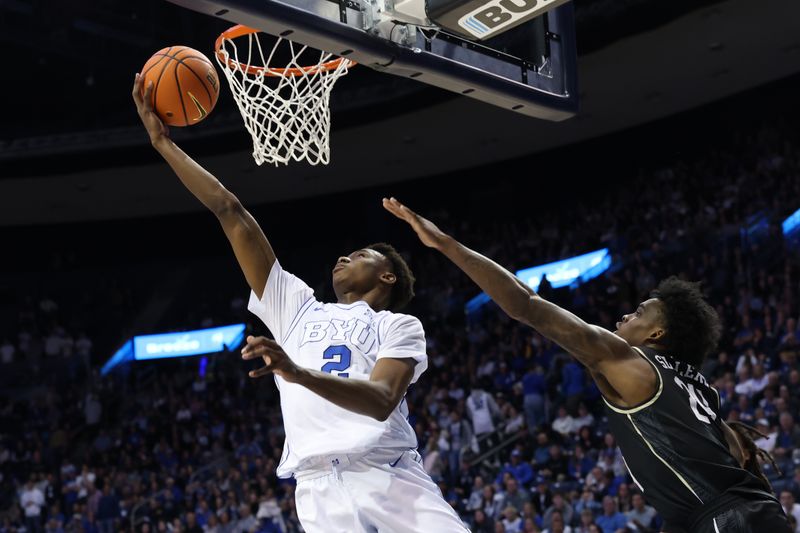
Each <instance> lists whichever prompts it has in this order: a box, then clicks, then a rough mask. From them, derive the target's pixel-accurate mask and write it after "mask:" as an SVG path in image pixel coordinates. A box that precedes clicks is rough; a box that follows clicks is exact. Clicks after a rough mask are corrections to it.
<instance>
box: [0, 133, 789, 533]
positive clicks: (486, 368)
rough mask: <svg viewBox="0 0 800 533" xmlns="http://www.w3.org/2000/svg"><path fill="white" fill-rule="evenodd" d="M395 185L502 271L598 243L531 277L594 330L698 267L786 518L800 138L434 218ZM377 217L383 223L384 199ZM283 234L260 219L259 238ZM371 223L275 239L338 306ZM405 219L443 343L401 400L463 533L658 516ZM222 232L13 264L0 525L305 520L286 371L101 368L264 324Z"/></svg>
mask: <svg viewBox="0 0 800 533" xmlns="http://www.w3.org/2000/svg"><path fill="white" fill-rule="evenodd" d="M221 178H223V181H224V177H222V176H221ZM401 192H402V194H403V196H402V199H403V200H404V201H405V202H406V203H408V204H409V205H411V206H412V207H417V206H420V207H419V209H420V210H421V211H423V212H424V213H425V214H426V215H427V216H429V217H430V218H432V219H433V220H435V221H436V222H437V223H439V224H440V225H441V226H442V227H443V228H445V229H446V230H448V231H451V232H453V233H454V234H455V235H456V236H458V237H459V238H461V239H462V240H464V241H465V242H466V243H468V244H469V245H470V246H472V247H474V248H476V249H478V250H480V251H481V252H483V253H485V254H487V255H489V256H490V257H492V258H494V259H496V260H497V261H498V262H500V263H501V264H503V265H505V266H507V267H509V268H510V269H517V268H523V267H527V266H531V265H534V264H541V263H546V262H548V261H553V260H557V259H561V258H565V257H569V256H573V255H578V254H581V253H585V252H587V251H591V250H595V249H598V248H602V247H607V248H608V249H609V250H610V252H611V254H612V258H613V261H612V266H611V268H610V269H609V270H608V271H607V272H605V273H604V274H603V275H602V276H600V277H598V278H596V279H594V280H591V281H589V282H587V283H584V284H582V285H580V286H577V287H565V288H561V289H553V288H552V287H551V286H550V285H549V284H548V283H543V284H542V286H541V287H540V294H541V295H542V296H543V297H545V298H548V299H551V300H553V301H555V302H557V303H559V304H560V305H563V306H565V307H566V308H568V309H570V310H572V311H574V312H575V313H576V314H578V315H579V316H581V317H582V318H584V319H586V320H587V321H589V322H593V323H597V324H599V325H601V326H604V327H609V328H611V327H613V324H614V323H615V322H616V321H617V320H619V318H620V317H621V315H622V314H624V313H628V312H631V311H633V310H634V309H635V308H636V306H637V304H638V302H639V301H641V300H642V299H645V298H647V296H648V294H649V292H650V291H651V290H652V289H653V288H654V287H655V286H656V285H657V283H658V281H659V280H660V279H662V278H664V277H666V276H669V275H673V274H674V275H678V276H680V277H682V278H686V279H690V280H697V281H702V282H703V287H704V290H705V292H706V295H707V297H708V299H709V301H710V302H711V303H712V305H713V306H714V307H715V308H716V310H717V312H718V314H719V316H720V318H721V320H722V323H723V327H724V333H723V337H722V339H721V342H720V344H719V347H718V349H717V350H716V351H715V352H714V353H713V354H711V356H710V357H709V359H708V360H707V362H706V364H705V365H704V367H703V368H702V372H703V374H704V375H705V376H706V378H707V379H708V380H709V382H711V383H712V384H713V385H714V386H715V387H716V388H717V389H718V390H719V392H720V397H721V401H722V412H723V414H724V416H725V418H726V419H728V420H738V421H742V422H745V423H748V424H751V425H753V426H755V427H757V428H758V429H759V430H760V431H762V432H763V433H764V434H765V435H766V438H764V439H761V440H760V441H759V442H758V444H759V446H761V447H762V448H764V449H766V450H767V451H769V452H771V453H772V454H773V455H774V457H775V459H776V463H777V465H778V467H779V470H778V469H775V468H773V467H772V466H770V465H765V471H766V473H767V476H768V478H769V479H770V481H771V483H772V485H773V488H774V489H775V492H776V494H777V495H778V496H779V498H780V500H781V503H782V504H783V505H784V508H785V510H786V512H787V514H788V515H789V516H790V518H791V519H792V520H793V521H794V522H795V526H796V523H797V520H798V519H800V503H796V502H798V501H800V420H798V417H800V363H798V352H800V250H798V248H797V246H796V245H793V244H792V243H790V242H789V241H787V240H786V238H785V236H784V235H783V232H782V230H781V221H782V220H783V219H785V218H786V217H787V216H788V215H789V214H791V213H792V212H794V211H795V210H796V209H797V208H798V207H800V201H798V199H800V141H799V140H798V137H797V134H796V133H795V132H793V131H792V130H791V129H790V128H788V127H786V126H785V125H783V124H781V123H779V122H777V123H769V124H767V125H762V126H761V127H759V128H752V129H749V128H748V129H746V130H743V131H734V132H731V133H730V134H729V135H728V136H727V137H726V138H725V139H724V142H721V143H715V144H714V145H709V146H708V147H706V148H703V149H699V150H697V151H696V153H692V154H688V155H686V156H685V157H682V158H679V159H675V160H672V161H670V162H669V163H666V164H661V165H658V166H657V167H655V166H650V167H642V168H638V169H635V170H633V171H630V172H628V175H626V176H622V177H620V178H619V180H618V181H617V182H616V183H615V186H614V187H602V188H598V189H597V190H593V191H590V194H587V195H583V196H580V195H575V196H574V197H571V196H568V197H562V198H560V199H559V201H554V202H546V201H542V200H540V199H536V200H535V201H531V200H530V199H528V200H518V201H517V202H516V203H513V204H512V205H510V207H509V205H508V204H507V203H506V200H505V199H506V198H508V195H509V189H508V183H507V182H503V181H498V182H491V181H488V182H487V181H483V182H481V183H478V184H475V185H474V186H472V190H471V192H470V194H471V196H472V197H473V198H478V197H480V198H483V201H485V202H487V204H492V205H487V207H486V211H476V210H473V209H468V208H466V207H459V206H457V205H453V206H451V205H448V204H447V202H442V201H439V202H438V207H437V208H435V209H434V208H432V206H433V205H436V203H434V202H433V201H432V199H431V198H430V197H429V196H428V195H427V193H426V191H425V189H424V188H417V189H413V188H408V189H406V188H403V189H401ZM398 196H399V194H398ZM244 200H245V203H246V199H244ZM376 203H377V202H376ZM523 206H526V207H525V208H524V209H523V208H522V207H523ZM292 209H294V206H292V207H291V208H286V211H290V210H292ZM487 212H488V213H489V215H490V216H487ZM368 213H370V212H368ZM371 213H372V215H371V216H373V217H376V219H377V217H383V216H384V215H383V214H382V213H380V212H379V207H376V208H375V209H374V210H373V211H372V212H371ZM256 215H257V218H259V220H262V217H261V216H259V215H258V213H256ZM360 215H361V214H359V216H360ZM343 216H345V215H343ZM354 216H355V215H354ZM388 224H390V222H387V221H382V222H380V223H379V224H378V229H382V228H387V227H389V226H388ZM208 227H209V228H211V230H210V231H218V230H215V229H214V228H213V225H211V223H210V222H209V225H208ZM272 227H274V225H273V226H270V225H268V224H265V225H264V228H265V232H266V233H267V235H268V237H272V235H273V233H272V231H271V228H272ZM278 231H280V230H278ZM368 231H369V230H368V229H360V230H354V232H353V234H352V235H350V234H348V235H345V236H342V238H341V239H339V240H333V241H332V240H331V239H329V238H325V237H324V236H318V237H316V238H314V237H310V238H308V239H297V238H294V239H290V238H289V237H285V236H284V237H281V236H280V235H279V236H278V237H276V239H275V240H274V242H273V244H274V247H275V249H276V251H277V253H278V256H279V257H280V258H281V261H282V264H283V265H284V267H285V268H286V269H287V270H290V271H292V272H295V273H297V274H298V275H300V276H301V277H303V278H304V279H306V281H307V282H308V283H309V284H310V285H311V286H312V287H314V288H315V290H316V292H317V295H318V296H319V297H322V298H323V299H325V298H327V299H332V298H333V294H332V289H331V288H330V287H329V279H328V277H327V275H325V274H324V273H325V272H328V271H329V269H330V265H331V264H332V263H333V262H334V261H335V258H336V257H337V256H338V255H340V254H341V253H348V252H349V251H350V250H349V248H354V247H356V246H361V245H363V244H364V242H367V240H366V237H367V236H368V235H369V234H368V233H366V232H368ZM403 231H406V230H405V229H404V228H400V227H399V226H397V227H394V229H392V230H391V231H388V230H387V233H388V234H389V235H388V236H387V237H386V240H390V241H392V242H395V243H396V244H397V246H398V248H399V249H401V250H402V251H403V253H404V255H406V257H407V258H408V260H409V262H410V265H411V267H412V269H413V270H414V271H415V273H416V274H417V277H418V285H417V297H416V299H415V300H414V302H412V304H411V306H410V308H409V309H408V310H407V311H408V312H410V313H412V314H414V315H416V316H418V317H419V318H420V319H421V320H422V322H423V324H424V325H425V328H426V334H427V342H428V356H429V368H428V370H427V372H426V373H425V374H424V375H423V377H422V378H421V379H420V381H419V382H418V383H417V384H416V385H414V386H413V387H412V388H411V390H410V392H409V395H408V397H407V399H408V404H409V409H410V412H411V416H410V418H409V421H410V423H411V424H412V426H413V427H414V429H415V431H416V433H417V437H418V443H419V450H420V452H421V454H422V456H423V458H424V466H425V469H426V470H427V471H428V472H429V473H430V475H431V476H432V477H433V479H434V480H435V481H436V482H437V483H438V484H439V486H440V487H441V490H442V493H443V495H444V496H445V498H446V499H447V501H448V502H450V503H451V505H452V506H453V507H454V508H455V509H456V510H457V512H458V513H459V515H460V516H461V517H462V518H463V520H464V521H465V522H466V523H467V524H469V526H470V528H471V529H472V531H474V532H476V533H482V532H497V533H501V532H509V533H516V532H526V533H531V532H547V533H563V532H574V533H577V532H580V533H587V532H602V533H619V532H626V531H641V532H648V531H660V529H659V528H660V527H661V525H662V524H661V520H660V518H659V516H658V515H657V513H656V512H655V511H654V510H653V508H652V507H650V506H649V505H648V503H647V499H646V497H643V495H642V494H641V493H640V492H639V491H638V489H637V488H636V486H635V484H634V483H633V480H632V479H631V478H630V476H629V475H628V472H627V470H626V467H625V464H624V462H623V460H622V456H621V455H620V452H619V450H618V448H617V446H616V443H615V441H614V438H613V436H612V435H611V434H610V433H608V430H607V424H606V420H605V416H604V412H603V408H602V400H601V397H600V394H599V392H598V390H597V388H596V387H594V386H593V384H592V383H591V381H590V380H589V379H588V376H587V374H586V372H585V371H584V369H583V368H582V367H581V366H580V365H579V364H577V363H576V362H575V361H574V360H573V359H572V358H571V357H570V356H569V355H568V354H566V353H564V351H563V350H561V349H560V348H559V347H558V346H556V345H554V344H553V343H551V342H549V341H548V340H547V339H545V338H543V337H542V336H540V335H539V334H537V333H536V332H535V331H532V330H530V329H528V328H525V327H522V326H520V325H518V324H516V323H514V322H512V321H510V320H509V319H508V318H507V317H505V316H504V315H503V314H502V313H501V312H499V310H498V309H497V308H496V307H495V306H494V305H493V304H491V303H489V304H487V305H485V306H484V307H482V308H480V309H478V310H475V311H474V312H472V313H466V312H465V304H466V302H467V301H468V300H470V299H471V298H472V297H474V296H475V295H476V294H477V292H478V291H477V289H476V288H475V287H474V286H473V285H472V284H471V283H470V282H469V280H468V279H467V278H466V277H465V276H463V275H461V274H459V273H458V272H457V270H456V269H455V268H454V267H452V266H451V265H450V264H449V263H448V262H447V261H446V260H445V259H443V258H442V257H440V256H438V255H437V254H435V253H433V252H431V251H429V250H425V249H423V248H422V247H421V246H419V245H418V244H417V243H416V242H415V241H414V240H413V236H412V235H407V234H405V233H403ZM359 232H360V233H359ZM220 233H221V232H220ZM395 236H396V238H394V237H395ZM362 237H365V240H364V241H360V240H359V239H361V238H362ZM389 237H392V238H391V239H390V238H389ZM214 238H216V239H217V240H214V241H213V243H215V246H216V244H219V246H216V248H217V249H216V250H215V251H214V252H213V253H211V254H210V255H203V254H194V255H192V253H187V256H188V257H184V256H183V250H174V251H171V252H169V253H167V252H164V251H160V252H155V253H154V254H153V256H151V257H148V259H147V260H143V259H140V260H139V261H138V262H137V261H129V260H128V259H125V260H124V261H119V262H104V261H102V260H97V258H98V257H103V254H104V253H105V250H104V247H106V246H107V247H109V248H113V247H114V246H117V245H118V243H115V242H113V241H109V242H108V243H96V247H97V249H95V250H93V251H92V252H91V253H90V254H89V255H88V257H89V258H87V252H86V250H84V249H81V250H71V249H69V248H61V249H59V250H58V251H56V252H54V253H52V254H50V255H43V256H42V257H44V258H45V259H42V260H40V259H36V261H37V262H38V263H37V269H38V270H36V272H35V273H33V274H30V273H28V274H26V273H22V272H9V273H8V275H7V276H4V280H3V285H2V289H1V290H0V385H2V389H1V390H2V393H0V428H2V430H1V432H0V531H2V532H12V531H16V532H22V531H26V532H41V531H47V532H50V533H56V532H61V531H83V532H87V533H94V532H99V533H106V532H116V531H137V532H151V531H172V532H178V531H187V532H208V533H217V532H218V533H234V532H235V533H240V532H281V533H285V532H296V531H302V529H301V527H300V525H299V522H298V520H297V516H296V513H295V510H294V498H293V493H294V482H293V481H292V480H281V479H278V478H277V477H276V476H275V468H276V464H277V461H278V460H279V458H280V456H281V451H282V445H283V437H284V434H283V428H282V423H281V415H280V407H279V403H278V395H277V391H276V390H275V387H274V384H273V383H272V380H270V379H264V380H261V381H257V380H256V381H253V380H251V379H249V378H248V377H247V375H246V370H247V365H245V364H243V363H242V362H241V360H240V359H239V357H237V356H236V354H235V353H221V354H215V355H212V356H208V357H203V358H202V363H200V362H199V359H200V358H190V359H179V360H164V361H154V362H149V363H135V364H131V365H126V366H123V367H121V368H120V369H118V370H115V371H114V372H112V373H111V374H109V375H107V376H101V375H100V373H99V368H100V366H101V365H102V363H103V362H105V360H106V359H107V358H108V357H109V356H110V355H111V354H112V353H113V351H114V350H115V349H116V348H118V347H119V345H120V344H121V343H122V342H123V341H124V340H125V339H127V338H129V337H130V336H131V335H133V334H138V333H148V332H154V331H180V330H181V329H197V328H202V327H209V326H214V325H225V324H231V323H236V322H245V323H246V324H248V331H249V332H252V333H254V334H266V331H265V329H264V327H263V325H261V324H260V323H258V322H257V320H256V319H255V318H254V317H253V316H252V315H249V314H248V313H247V312H246V310H245V301H246V297H247V291H246V289H245V287H244V283H243V281H242V279H241V277H240V276H239V273H238V271H237V268H236V265H235V263H234V262H233V260H232V258H230V257H227V256H225V257H224V258H223V257H222V256H223V254H227V253H228V250H227V249H226V248H225V245H224V241H223V240H221V239H222V237H221V236H217V237H214ZM315 239H316V240H315ZM323 240H324V241H325V242H324V243H322V241H323ZM369 240H375V239H369ZM6 251H9V252H10V250H6ZM220 272H224V274H220ZM797 531H800V529H798V530H797Z"/></svg>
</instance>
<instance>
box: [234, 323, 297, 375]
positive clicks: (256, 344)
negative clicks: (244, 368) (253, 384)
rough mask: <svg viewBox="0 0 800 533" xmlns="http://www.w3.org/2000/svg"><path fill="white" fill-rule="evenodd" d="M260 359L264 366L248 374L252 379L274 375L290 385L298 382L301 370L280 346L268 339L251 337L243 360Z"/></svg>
mask: <svg viewBox="0 0 800 533" xmlns="http://www.w3.org/2000/svg"><path fill="white" fill-rule="evenodd" d="M259 357H260V358H262V359H263V360H264V366H263V367H261V368H259V369H257V370H251V371H250V372H249V374H248V375H249V376H250V377H251V378H260V377H261V376H266V375H267V374H269V373H273V374H276V375H278V376H280V377H282V378H283V379H285V380H286V381H288V382H290V383H294V382H295V381H297V377H298V373H299V371H300V369H299V368H298V366H297V365H295V364H294V362H293V361H292V360H291V359H289V356H288V355H286V352H284V351H283V348H281V346H280V344H278V343H277V342H275V341H274V340H272V339H268V338H266V337H253V336H252V335H249V336H248V337H247V345H246V346H245V347H244V348H242V359H244V360H250V359H258V358H259Z"/></svg>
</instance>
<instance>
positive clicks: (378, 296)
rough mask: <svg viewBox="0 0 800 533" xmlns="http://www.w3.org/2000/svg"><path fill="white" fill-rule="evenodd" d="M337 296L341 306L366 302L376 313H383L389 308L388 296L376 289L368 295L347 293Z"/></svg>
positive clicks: (367, 293)
mask: <svg viewBox="0 0 800 533" xmlns="http://www.w3.org/2000/svg"><path fill="white" fill-rule="evenodd" d="M337 296H338V298H337V299H338V303H340V304H345V305H350V304H354V303H356V302H366V303H367V305H369V306H370V308H372V309H373V310H374V311H383V310H385V309H386V308H387V307H388V305H387V304H388V302H387V301H386V296H385V295H384V294H383V292H382V291H379V290H375V289H373V290H371V291H368V292H366V293H360V292H345V293H343V294H340V295H337Z"/></svg>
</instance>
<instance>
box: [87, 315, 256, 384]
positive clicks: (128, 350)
mask: <svg viewBox="0 0 800 533" xmlns="http://www.w3.org/2000/svg"><path fill="white" fill-rule="evenodd" d="M244 330H245V325H244V324H233V325H232V326H221V327H218V328H208V329H196V330H193V331H180V332H176V333H158V334H156V335H137V336H136V337H134V338H133V339H129V340H128V341H126V342H125V344H123V345H122V347H121V348H120V349H119V350H117V352H116V353H115V354H114V355H113V356H111V358H110V359H109V360H108V361H107V362H106V364H105V365H103V368H102V369H101V370H100V374H101V375H106V374H108V373H109V372H110V371H111V370H112V369H113V368H114V367H116V366H118V365H120V364H122V363H124V362H127V361H147V360H150V359H164V358H168V357H191V356H194V355H203V354H208V353H216V352H222V351H227V350H233V349H234V348H236V347H238V346H239V345H240V344H241V343H242V341H243V340H244Z"/></svg>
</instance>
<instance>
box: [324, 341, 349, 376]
mask: <svg viewBox="0 0 800 533" xmlns="http://www.w3.org/2000/svg"><path fill="white" fill-rule="evenodd" d="M351 353H352V352H351V351H350V348H348V347H347V346H345V345H344V344H335V345H333V346H328V348H327V349H326V350H325V351H324V352H322V358H323V359H337V360H336V361H331V362H329V363H325V364H324V365H322V371H323V372H327V373H328V374H333V373H334V372H338V374H336V375H337V376H339V377H340V378H346V377H348V376H349V374H348V373H347V372H344V370H347V369H348V368H350V355H351Z"/></svg>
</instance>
